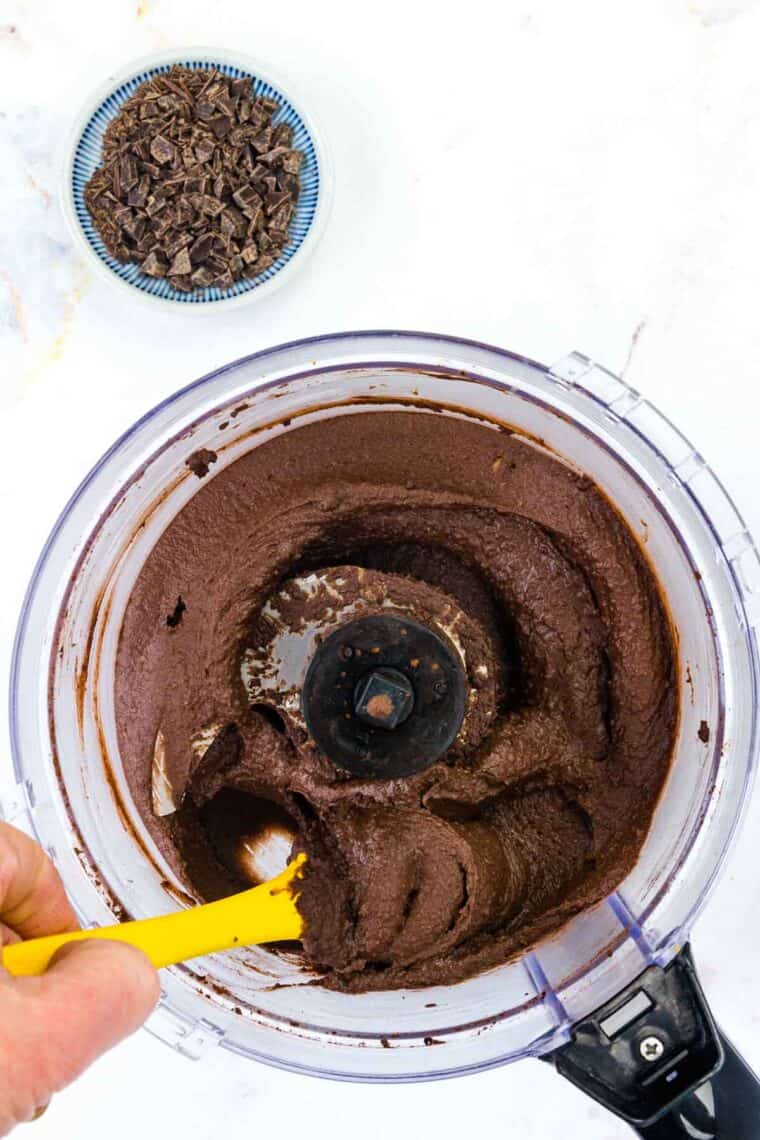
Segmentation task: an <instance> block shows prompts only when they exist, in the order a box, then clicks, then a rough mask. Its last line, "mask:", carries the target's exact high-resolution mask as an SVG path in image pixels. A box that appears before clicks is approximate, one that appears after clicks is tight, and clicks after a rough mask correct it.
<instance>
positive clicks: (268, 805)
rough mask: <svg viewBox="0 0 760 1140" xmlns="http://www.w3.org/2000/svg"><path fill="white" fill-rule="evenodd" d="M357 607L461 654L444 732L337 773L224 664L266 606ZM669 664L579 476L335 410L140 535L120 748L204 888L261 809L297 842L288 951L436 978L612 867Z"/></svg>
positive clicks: (207, 891) (356, 968)
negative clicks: (303, 857) (170, 622)
mask: <svg viewBox="0 0 760 1140" xmlns="http://www.w3.org/2000/svg"><path fill="white" fill-rule="evenodd" d="M315 582H316V584H317V585H316V586H315V585H314V583H315ZM304 583H306V585H304ZM178 596H181V597H182V599H183V602H184V604H185V607H186V608H185V609H184V611H183V613H182V621H181V623H178V624H176V625H175V626H174V627H173V628H169V627H168V626H167V621H166V615H167V614H168V613H172V612H173V610H174V607H175V606H176V603H177V598H178ZM275 598H276V599H277V605H278V606H279V607H280V609H279V610H277V608H276V606H275V605H274V602H273V601H272V599H275ZM327 598H329V599H330V604H329V606H327V603H326V601H325V599H327ZM267 606H268V608H267ZM357 607H358V609H359V610H360V611H361V612H368V613H372V612H377V613H380V612H382V613H383V614H388V613H391V614H394V613H395V614H399V615H405V616H407V617H411V618H413V619H414V620H415V621H416V622H418V623H419V624H421V625H423V626H428V627H430V628H435V629H436V630H437V631H439V632H440V631H448V633H447V634H446V636H447V637H448V638H449V639H450V642H451V644H452V645H453V646H454V647H455V649H456V652H457V654H458V655H459V658H460V659H461V661H462V667H463V669H464V671H465V674H466V682H467V686H468V694H469V695H468V705H467V712H466V715H465V717H464V720H463V722H462V727H461V729H460V730H459V733H458V735H457V737H456V739H455V741H454V743H453V744H452V745H451V747H450V748H449V749H448V751H447V752H445V753H444V754H443V756H441V757H440V758H439V759H438V760H437V761H436V762H434V763H432V764H431V765H430V766H429V767H427V768H426V769H425V770H423V771H420V772H417V773H416V774H415V775H413V776H410V777H406V778H399V779H394V780H383V779H366V778H364V779H363V778H357V777H355V776H352V775H350V774H349V773H347V772H346V771H343V770H341V769H340V768H338V767H336V766H335V765H334V764H333V763H331V761H330V760H329V759H328V758H327V757H325V756H322V755H320V754H319V753H318V752H317V751H316V749H315V747H314V746H313V743H312V742H311V741H310V740H309V738H308V736H307V733H306V731H305V727H304V724H303V719H302V717H301V715H300V713H299V710H298V706H297V701H295V703H294V701H293V700H292V699H291V700H290V703H288V701H287V700H286V701H284V702H283V701H282V700H281V701H279V702H275V701H272V702H271V703H270V704H267V703H266V702H265V701H261V700H260V699H259V698H257V701H256V704H255V705H252V704H251V699H250V693H249V690H248V689H247V688H246V687H245V685H244V683H243V674H241V667H242V665H243V663H244V661H248V662H249V663H250V661H254V662H255V661H256V660H257V657H256V652H257V646H260V645H261V644H263V640H262V639H264V638H265V635H266V632H267V629H269V631H270V633H271V626H272V622H273V621H274V620H275V618H276V620H277V621H280V622H286V621H287V623H288V625H289V627H290V628H295V627H297V625H298V623H299V621H301V620H309V621H313V620H314V619H315V618H316V619H317V620H318V621H320V622H322V623H323V625H324V628H325V631H326V632H327V633H329V632H330V629H331V625H330V622H331V620H332V621H334V620H335V616H334V615H335V614H345V613H349V612H354V613H355V612H356V609H357ZM331 615H333V616H332V617H331ZM341 620H342V619H341ZM674 659H675V650H674V644H673V639H672V635H671V631H670V628H669V625H668V621H667V618H666V615H665V611H664V607H663V604H662V600H661V598H660V594H659V589H658V585H657V582H656V580H655V578H654V576H653V574H652V572H651V571H650V569H649V567H648V565H647V563H646V562H645V560H644V558H643V556H642V553H641V551H640V549H639V547H638V546H637V544H636V542H635V540H634V538H633V536H632V534H631V533H630V532H629V530H628V529H627V527H626V526H625V524H624V523H623V522H622V520H621V518H620V517H619V516H618V514H617V513H616V511H615V510H614V508H613V507H612V506H611V505H610V503H609V502H608V501H607V499H606V498H605V497H604V496H603V495H602V493H601V492H600V491H599V490H598V489H597V488H596V487H595V485H594V484H593V483H592V482H591V481H590V480H589V479H588V478H586V477H584V476H582V475H579V474H578V473H576V472H575V471H574V470H572V469H570V468H569V467H568V466H566V465H565V464H564V463H562V462H561V461H560V460H559V459H557V458H555V457H553V456H552V455H550V454H549V453H548V452H546V451H545V450H544V449H542V448H539V447H537V446H534V445H533V444H531V443H530V442H528V441H525V440H522V439H520V438H518V437H517V436H516V435H513V434H510V433H507V432H500V431H498V430H494V429H492V428H490V427H488V426H486V425H484V424H481V423H475V422H472V421H466V420H462V419H455V418H452V417H448V416H441V415H432V414H430V413H426V412H419V411H418V412H414V413H412V412H391V411H373V412H372V413H356V414H350V415H344V416H339V417H335V418H333V419H329V420H324V421H321V422H318V423H312V424H309V425H307V426H303V427H300V428H297V429H294V430H291V431H289V432H287V433H284V434H282V435H280V436H278V437H277V438H275V439H272V440H270V441H268V442H267V443H265V444H263V445H261V446H259V447H258V448H256V449H255V450H254V451H252V452H250V453H249V454H248V455H246V456H244V457H243V458H241V459H239V460H237V461H236V462H235V463H233V464H231V465H230V466H229V467H227V468H225V469H224V470H222V471H219V472H218V473H215V474H212V473H210V474H209V476H208V477H207V478H206V479H205V480H204V481H203V482H202V484H199V488H198V491H197V493H196V494H195V496H194V497H193V499H192V500H191V501H190V502H189V503H188V504H187V505H186V506H185V507H184V508H183V509H182V510H181V511H180V513H179V514H178V516H177V517H176V518H175V519H174V521H173V522H172V523H171V524H170V526H169V527H168V528H167V530H166V531H165V532H164V534H163V535H162V537H161V538H160V539H159V541H158V542H157V544H156V546H155V548H154V549H153V551H152V553H151V554H150V556H149V557H148V559H147V561H146V563H145V565H144V567H143V569H142V571H141V573H140V575H139V578H138V580H137V582H136V584H135V586H134V589H133V591H132V595H131V597H130V600H129V603H128V606H127V610H126V614H125V619H124V624H123V628H122V632H121V638H120V643H119V649H118V658H117V672H116V713H117V726H118V732H119V743H120V750H121V754H122V758H123V762H124V766H125V770H126V773H127V778H128V780H129V783H130V787H131V790H132V793H133V795H134V797H135V801H136V803H137V805H138V808H139V810H140V812H141V814H142V816H143V818H144V819H145V822H146V824H147V826H148V828H149V830H150V832H151V834H152V835H153V837H154V838H155V840H156V842H157V844H158V845H159V847H160V848H161V850H162V851H163V852H164V854H165V855H166V857H167V858H168V860H169V861H170V863H171V864H172V866H173V867H174V868H175V869H176V871H177V873H178V874H179V875H180V876H181V877H183V878H184V879H185V881H187V882H188V883H189V884H192V886H193V887H194V888H195V890H197V891H198V892H199V893H200V894H201V895H202V896H204V897H207V898H217V897H220V896H222V895H224V894H226V893H230V892H232V891H234V890H238V889H240V888H241V887H243V886H245V885H248V884H249V883H250V881H251V879H252V878H253V877H255V876H253V875H252V872H251V866H252V860H253V856H252V855H251V852H254V851H255V850H256V842H257V840H256V837H257V836H258V835H260V834H262V833H264V832H266V833H267V834H271V833H272V831H273V830H274V832H275V833H276V835H278V836H280V837H281V838H282V837H285V838H283V839H282V842H285V843H288V842H289V841H290V837H293V838H294V842H295V845H296V846H297V847H300V848H305V849H306V851H307V852H308V854H309V864H308V869H307V873H306V876H305V878H304V883H303V893H302V895H301V899H300V902H299V906H300V907H301V910H302V913H303V914H304V916H305V919H306V924H307V925H306V934H305V939H304V949H305V953H306V956H307V958H308V959H309V961H310V962H311V963H312V964H313V965H314V966H315V967H316V968H317V969H318V970H320V971H323V972H324V974H325V983H326V984H327V985H329V986H332V987H334V988H338V989H344V990H348V991H354V992H360V991H364V990H370V989H388V988H397V987H401V986H421V985H433V984H442V983H443V984H445V983H450V982H456V981H459V980H462V979H464V978H467V977H470V976H472V975H474V974H476V973H478V972H479V971H482V970H484V969H486V968H488V967H491V966H495V965H498V964H501V963H503V962H504V961H505V960H507V959H508V958H509V957H510V956H512V955H514V954H515V953H516V952H518V951H520V950H521V949H523V948H525V947H527V946H530V945H531V944H533V943H534V942H536V940H537V939H539V938H541V937H542V936H544V935H546V934H547V933H549V932H551V931H554V930H556V929H557V928H558V927H559V926H560V925H561V924H562V923H563V922H564V921H566V920H567V919H568V918H569V917H571V916H572V915H573V914H576V913H577V912H578V911H580V910H582V909H583V908H585V907H587V906H589V905H591V904H593V903H595V902H596V901H598V900H599V899H601V898H602V897H604V895H606V894H607V893H608V892H609V891H610V890H612V889H613V888H614V887H615V886H616V885H617V884H618V883H619V882H620V881H621V880H622V878H623V877H624V876H625V875H626V874H627V872H628V871H629V870H630V869H631V867H632V866H633V864H634V863H635V861H636V859H637V857H638V853H639V850H640V848H641V845H642V843H643V841H644V838H645V836H646V833H647V830H648V828H649V824H650V821H651V816H652V812H653V810H654V806H655V803H656V801H657V798H658V795H659V792H660V789H661V787H662V784H663V781H664V778H665V775H666V773H667V770H668V765H669V761H670V756H671V751H672V747H673V740H674V734H675V726H676V716H677V695H676V685H675V680H674ZM291 697H292V694H291ZM275 706H276V707H275ZM157 742H160V749H158V752H159V753H160V759H161V765H160V776H161V780H162V781H163V782H162V789H163V792H164V793H166V796H167V797H168V799H165V800H161V803H162V804H163V805H164V806H162V807H161V812H162V814H161V815H157V814H156V813H155V811H154V806H153V801H152V796H151V789H152V773H153V772H154V768H155V762H154V754H155V752H156V747H157ZM246 853H247V854H246ZM253 861H255V860H253Z"/></svg>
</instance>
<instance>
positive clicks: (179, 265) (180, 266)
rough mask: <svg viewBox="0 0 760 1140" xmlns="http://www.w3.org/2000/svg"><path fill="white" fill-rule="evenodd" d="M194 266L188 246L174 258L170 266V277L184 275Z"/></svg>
mask: <svg viewBox="0 0 760 1140" xmlns="http://www.w3.org/2000/svg"><path fill="white" fill-rule="evenodd" d="M192 268H193V267H192V265H191V264H190V254H189V253H188V252H187V248H186V247H185V248H183V249H181V250H180V251H179V253H178V254H177V256H176V257H175V258H174V261H173V262H172V263H171V265H170V266H169V277H177V276H181V277H184V276H186V275H187V274H188V273H190V272H191V271H192Z"/></svg>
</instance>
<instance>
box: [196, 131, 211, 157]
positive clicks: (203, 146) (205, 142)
mask: <svg viewBox="0 0 760 1140" xmlns="http://www.w3.org/2000/svg"><path fill="white" fill-rule="evenodd" d="M215 147H216V143H215V142H214V140H213V139H212V138H209V137H208V136H207V137H206V138H202V139H200V140H199V141H198V142H197V143H196V144H195V157H196V158H197V160H198V162H208V160H209V159H210V158H211V156H212V154H213V153H214V149H215Z"/></svg>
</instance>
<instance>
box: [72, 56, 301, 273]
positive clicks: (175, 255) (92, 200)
mask: <svg viewBox="0 0 760 1140" xmlns="http://www.w3.org/2000/svg"><path fill="white" fill-rule="evenodd" d="M279 110H280V107H279V104H278V103H277V102H276V101H275V100H273V99H269V98H266V97H264V96H261V95H258V96H255V95H254V93H253V86H252V83H251V80H250V79H245V78H240V79H230V78H228V77H226V76H224V75H222V74H221V73H220V72H218V71H216V70H215V69H213V70H212V69H203V70H200V69H199V70H193V69H191V68H186V67H180V66H175V67H172V68H171V70H170V71H169V72H166V73H163V74H160V75H157V76H155V77H154V78H153V79H150V80H148V81H147V82H145V83H143V84H141V86H140V87H138V89H137V91H136V92H135V93H134V95H133V96H132V97H131V98H130V99H128V100H127V101H126V102H125V103H124V105H123V106H122V107H121V109H120V111H119V113H118V115H117V116H116V117H115V118H114V119H113V121H112V122H111V123H110V125H109V126H108V129H107V130H106V132H105V135H104V138H103V161H102V165H101V166H100V167H99V168H98V169H97V170H96V171H95V173H94V174H93V175H92V177H91V178H90V180H89V182H88V183H87V186H86V188H85V202H86V205H87V208H88V210H89V211H90V215H91V217H92V220H93V223H94V225H95V227H96V229H97V230H98V232H99V234H100V236H101V238H102V239H103V243H104V244H105V246H106V249H107V250H108V252H109V253H110V254H111V255H112V256H113V257H115V258H117V260H119V261H123V262H127V261H130V262H136V263H137V264H138V265H139V266H140V268H141V269H142V271H143V273H146V274H148V275H149V276H151V277H169V278H170V279H171V284H172V285H173V286H174V287H175V288H177V289H179V290H181V291H183V292H190V291H192V290H193V289H202V288H206V287H208V286H209V285H215V286H218V287H219V288H222V289H224V288H227V287H229V286H230V285H232V284H233V283H234V282H235V281H238V280H240V278H241V277H252V276H256V275H257V274H259V273H263V272H264V270H266V269H268V268H269V267H270V266H271V265H272V264H273V263H274V261H275V260H276V258H277V257H279V256H280V254H281V253H282V251H283V249H284V248H285V247H286V246H287V243H288V240H289V232H288V231H289V226H290V222H291V219H292V217H293V214H294V213H295V208H296V204H297V202H298V196H299V192H300V183H299V178H298V175H299V171H300V169H301V166H302V163H303V159H304V155H303V153H302V152H301V151H299V150H295V149H293V147H292V142H293V130H292V127H290V126H289V124H287V123H274V122H272V119H273V117H274V116H275V115H276V113H277V112H278V111H279Z"/></svg>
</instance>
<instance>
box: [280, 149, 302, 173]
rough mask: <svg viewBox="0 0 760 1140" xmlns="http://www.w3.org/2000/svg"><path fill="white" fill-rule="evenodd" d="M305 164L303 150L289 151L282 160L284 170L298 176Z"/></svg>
mask: <svg viewBox="0 0 760 1140" xmlns="http://www.w3.org/2000/svg"><path fill="white" fill-rule="evenodd" d="M302 162H303V151H301V150H288V151H286V153H285V156H284V158H283V160H282V169H283V170H287V172H288V174H298V172H299V170H300V169H301V164H302Z"/></svg>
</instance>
